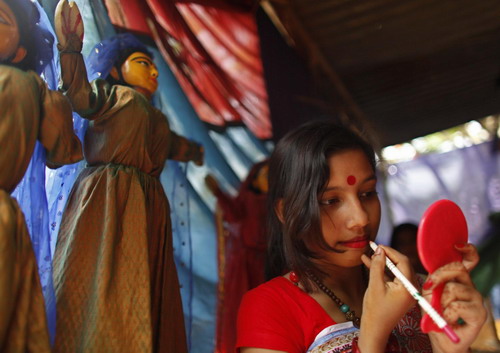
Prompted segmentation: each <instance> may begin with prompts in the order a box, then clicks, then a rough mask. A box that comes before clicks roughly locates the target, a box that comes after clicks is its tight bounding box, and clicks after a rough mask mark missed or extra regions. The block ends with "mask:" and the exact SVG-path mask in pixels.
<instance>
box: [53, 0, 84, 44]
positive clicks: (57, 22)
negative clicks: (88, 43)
mask: <svg viewBox="0 0 500 353" xmlns="http://www.w3.org/2000/svg"><path fill="white" fill-rule="evenodd" d="M54 27H55V32H56V35H57V40H58V41H59V45H58V46H59V50H61V51H66V52H80V51H81V50H82V45H83V21H82V16H81V14H80V10H79V9H78V6H77V5H76V3H75V2H74V1H70V2H68V1H67V0H60V1H59V3H58V4H57V7H56V12H55V15H54Z"/></svg>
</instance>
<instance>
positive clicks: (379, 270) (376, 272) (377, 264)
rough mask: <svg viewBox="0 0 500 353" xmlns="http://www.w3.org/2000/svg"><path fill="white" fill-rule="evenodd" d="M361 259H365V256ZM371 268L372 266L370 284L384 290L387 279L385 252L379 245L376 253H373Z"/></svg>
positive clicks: (376, 288)
mask: <svg viewBox="0 0 500 353" xmlns="http://www.w3.org/2000/svg"><path fill="white" fill-rule="evenodd" d="M361 259H362V261H363V257H361ZM363 262H364V261H363ZM365 264H366V263H365ZM369 268H370V283H369V286H370V287H372V288H373V289H375V290H383V288H384V285H385V280H384V275H385V253H384V250H383V249H382V248H381V247H378V248H377V250H375V253H374V254H373V255H372V258H371V261H370V264H369Z"/></svg>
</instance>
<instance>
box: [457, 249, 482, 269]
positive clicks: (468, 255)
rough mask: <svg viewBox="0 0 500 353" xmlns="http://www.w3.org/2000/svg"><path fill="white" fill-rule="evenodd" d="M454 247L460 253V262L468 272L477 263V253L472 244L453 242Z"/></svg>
mask: <svg viewBox="0 0 500 353" xmlns="http://www.w3.org/2000/svg"><path fill="white" fill-rule="evenodd" d="M455 249H457V250H458V251H459V252H461V253H462V255H463V260H462V264H463V265H464V267H465V268H466V269H467V271H469V272H470V271H471V270H472V269H473V268H474V267H476V265H477V264H478V263H479V254H478V252H477V249H476V247H475V246H474V245H472V244H462V243H460V244H455Z"/></svg>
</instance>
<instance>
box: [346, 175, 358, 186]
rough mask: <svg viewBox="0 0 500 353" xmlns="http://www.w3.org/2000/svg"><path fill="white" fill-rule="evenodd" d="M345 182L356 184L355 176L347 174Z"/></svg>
mask: <svg viewBox="0 0 500 353" xmlns="http://www.w3.org/2000/svg"><path fill="white" fill-rule="evenodd" d="M347 184H349V185H354V184H356V177H355V176H354V175H349V176H348V177H347Z"/></svg>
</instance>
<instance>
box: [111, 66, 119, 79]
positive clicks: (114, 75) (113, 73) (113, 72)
mask: <svg viewBox="0 0 500 353" xmlns="http://www.w3.org/2000/svg"><path fill="white" fill-rule="evenodd" d="M109 74H110V75H111V77H113V78H114V79H115V80H116V81H118V80H120V75H119V74H118V70H117V69H116V66H113V67H112V68H111V71H110V72H109Z"/></svg>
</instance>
